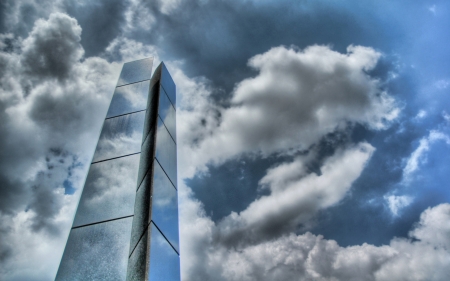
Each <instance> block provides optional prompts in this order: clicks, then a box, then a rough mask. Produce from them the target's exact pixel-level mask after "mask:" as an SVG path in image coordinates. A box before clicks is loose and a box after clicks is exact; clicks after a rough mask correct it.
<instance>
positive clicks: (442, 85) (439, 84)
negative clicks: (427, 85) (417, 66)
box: [434, 79, 450, 90]
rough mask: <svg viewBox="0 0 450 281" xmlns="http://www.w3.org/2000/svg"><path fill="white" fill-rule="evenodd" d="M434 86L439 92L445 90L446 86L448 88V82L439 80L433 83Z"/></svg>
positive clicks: (449, 82)
mask: <svg viewBox="0 0 450 281" xmlns="http://www.w3.org/2000/svg"><path fill="white" fill-rule="evenodd" d="M434 86H435V87H436V88H437V89H439V90H444V89H447V88H448V86H450V80H448V79H441V80H438V81H436V82H435V83H434Z"/></svg>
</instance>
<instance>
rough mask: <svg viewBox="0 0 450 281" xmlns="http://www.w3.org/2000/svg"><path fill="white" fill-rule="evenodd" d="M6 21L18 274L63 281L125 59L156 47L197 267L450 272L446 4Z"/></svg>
mask: <svg viewBox="0 0 450 281" xmlns="http://www.w3.org/2000/svg"><path fill="white" fill-rule="evenodd" d="M0 14H1V17H0V120H1V124H0V233H1V237H2V239H0V240H1V241H0V277H1V278H0V279H2V280H52V279H53V278H54V276H55V274H56V271H57V268H58V265H59V261H60V258H61V256H62V253H63V250H64V246H65V242H66V239H67V235H68V232H69V229H70V226H71V224H72V220H73V216H74V212H75V209H76V206H77V204H78V200H79V197H80V193H81V189H82V187H83V182H84V178H85V176H86V172H87V168H88V163H89V160H90V159H91V157H92V153H93V150H94V146H95V143H96V139H97V138H98V134H99V131H100V128H101V125H102V120H103V118H104V116H105V114H106V111H107V108H108V105H109V101H110V99H111V95H112V93H113V89H114V86H115V83H116V81H117V78H118V75H119V73H120V69H121V66H122V64H123V63H124V62H127V61H130V60H135V59H139V58H143V57H148V56H154V57H155V60H156V63H158V62H159V61H164V62H165V63H166V65H167V67H168V69H169V71H170V72H171V74H172V76H173V78H174V80H175V83H176V84H177V95H178V98H177V99H178V105H177V107H178V109H177V114H178V116H177V126H178V127H177V144H178V146H179V147H178V149H179V151H178V165H179V167H178V171H179V175H178V186H179V202H180V231H181V234H180V245H181V268H182V272H181V273H182V279H183V280H186V281H187V280H448V279H449V277H450V270H449V268H450V253H449V249H450V244H449V243H450V240H449V238H448V237H450V225H449V221H450V204H449V203H450V189H449V186H448V182H449V179H450V178H449V177H450V176H449V175H450V167H449V165H448V162H449V157H448V155H450V108H449V105H450V68H449V65H450V53H449V52H448V40H449V38H450V31H449V29H448V26H449V25H450V4H449V3H447V2H446V1H414V2H411V1H364V2H355V1H288V0H283V1H269V0H266V1H250V0H249V1H242V0H241V1H238V0H232V1H219V0H166V1H163V0H158V1H139V0H128V1H118V0H114V1H98V2H95V3H92V2H89V1H76V2H74V1H65V0H59V1H39V2H38V1H33V0H21V1H3V2H2V4H0ZM43 257H45V258H43Z"/></svg>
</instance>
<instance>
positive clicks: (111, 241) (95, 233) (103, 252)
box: [43, 218, 132, 281]
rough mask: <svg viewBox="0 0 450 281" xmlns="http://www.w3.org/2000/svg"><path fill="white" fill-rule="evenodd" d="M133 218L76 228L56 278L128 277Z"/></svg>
mask: <svg viewBox="0 0 450 281" xmlns="http://www.w3.org/2000/svg"><path fill="white" fill-rule="evenodd" d="M131 221H132V218H125V219H120V220H115V221H110V222H106V223H99V224H94V225H90V226H85V227H80V228H76V229H72V230H71V232H70V235H69V239H68V241H67V245H66V249H65V250H64V255H63V257H62V260H61V264H60V266H59V270H58V274H57V275H56V279H55V280H57V281H67V280H85V281H91V280H110V281H116V280H117V281H123V280H125V278H126V273H127V262H128V250H129V246H130V244H129V243H130V239H129V237H130V231H131ZM43 258H45V257H43Z"/></svg>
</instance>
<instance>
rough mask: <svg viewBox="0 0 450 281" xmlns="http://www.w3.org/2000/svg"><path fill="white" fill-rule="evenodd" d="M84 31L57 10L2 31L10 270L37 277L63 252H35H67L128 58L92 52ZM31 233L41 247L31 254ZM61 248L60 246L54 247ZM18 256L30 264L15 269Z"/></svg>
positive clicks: (0, 96)
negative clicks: (87, 54)
mask: <svg viewBox="0 0 450 281" xmlns="http://www.w3.org/2000/svg"><path fill="white" fill-rule="evenodd" d="M80 36H81V28H80V26H79V25H78V23H77V21H76V20H75V19H73V18H71V17H69V16H68V15H66V14H62V13H53V14H51V15H50V16H49V18H48V19H47V20H42V19H41V20H38V21H36V23H35V25H34V27H33V28H32V30H31V31H30V33H29V34H28V36H26V37H24V38H23V39H21V38H16V37H14V36H12V35H9V34H6V35H5V34H3V35H2V36H1V37H0V39H1V40H2V44H0V46H1V51H0V61H1V63H0V109H1V110H0V119H1V120H2V122H1V124H0V135H1V136H2V137H1V138H0V146H1V147H2V150H1V151H0V159H1V160H0V215H1V217H2V219H1V223H0V232H1V233H2V239H1V241H0V248H1V249H2V250H1V253H0V258H1V263H2V266H1V267H0V268H1V269H0V275H1V276H2V278H8V279H10V280H15V278H16V279H17V280H24V279H30V278H33V277H30V276H33V274H37V272H38V271H39V272H41V273H42V276H40V278H43V280H46V279H51V278H52V274H54V272H55V270H56V266H57V263H55V260H52V259H50V258H49V259H48V260H47V261H46V262H44V261H42V259H39V258H37V257H36V256H34V260H33V259H32V257H33V255H35V254H38V253H40V254H42V255H43V256H47V255H52V256H53V255H56V253H58V255H60V254H61V253H62V248H63V247H64V241H63V240H64V238H65V237H67V230H68V228H69V226H70V223H71V222H70V220H71V218H72V216H73V211H74V207H75V205H76V203H77V201H78V198H79V192H78V190H79V189H80V188H81V186H82V183H83V180H84V177H85V174H86V169H87V163H88V161H89V160H90V157H91V156H92V152H93V149H94V145H95V143H96V139H97V138H98V134H99V131H100V127H101V123H102V119H103V118H104V116H105V113H106V110H107V106H108V103H109V100H110V98H111V95H112V92H113V89H114V86H115V82H116V81H117V77H118V74H119V71H120V66H121V64H120V63H108V62H107V61H106V60H105V59H101V58H98V57H95V58H84V57H83V54H84V50H83V48H82V46H81V45H80V40H81V37H80ZM73 192H75V194H72V193H73ZM74 204H75V205H74ZM21 239H23V240H21ZM53 240H54V241H53ZM23 241H27V242H26V243H25V244H26V245H28V246H29V247H30V248H33V249H35V248H38V249H39V250H36V251H35V252H33V254H30V255H29V254H28V252H29V249H25V248H26V247H22V246H21V245H25V244H23V243H24V242H23ZM52 243H54V244H53V246H50V245H52ZM53 249H60V251H56V250H55V251H56V252H55V254H50V253H48V252H46V251H53ZM44 253H47V254H44ZM24 255H26V256H27V257H24ZM58 258H59V257H58ZM58 258H55V259H56V260H57V259H58ZM17 260H20V261H24V264H23V266H22V268H29V270H27V271H22V272H21V273H18V272H17V271H15V270H14V267H15V268H17V266H18V264H20V262H19V263H17V262H14V263H13V262H12V261H17ZM25 262H28V263H27V264H25ZM36 262H39V263H40V265H37V264H35V263H36ZM34 270H35V271H34ZM33 271H34V273H33ZM27 274H29V275H27ZM18 276H19V277H18ZM26 276H28V277H26Z"/></svg>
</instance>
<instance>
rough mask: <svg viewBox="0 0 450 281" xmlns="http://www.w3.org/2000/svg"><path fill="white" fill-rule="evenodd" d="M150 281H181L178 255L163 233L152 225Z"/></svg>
mask: <svg viewBox="0 0 450 281" xmlns="http://www.w3.org/2000/svg"><path fill="white" fill-rule="evenodd" d="M150 231H151V232H150V235H151V238H150V264H149V280H150V281H160V280H165V281H179V280H180V261H179V257H178V254H177V253H176V252H175V250H174V249H173V248H172V247H171V246H170V245H169V243H168V242H167V240H166V239H165V238H164V236H162V234H161V232H159V230H158V229H157V228H156V227H155V226H154V225H153V223H152V224H150Z"/></svg>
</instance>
